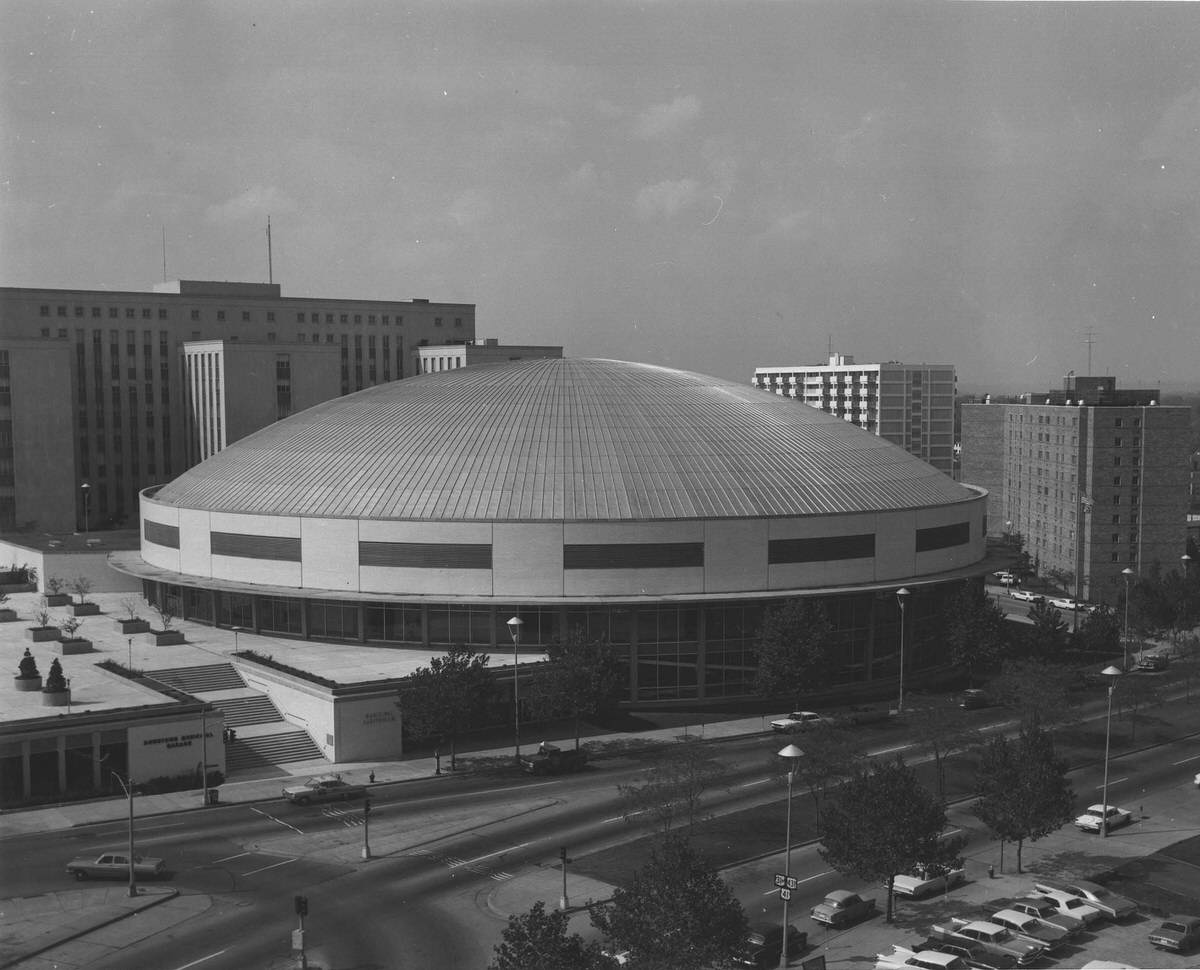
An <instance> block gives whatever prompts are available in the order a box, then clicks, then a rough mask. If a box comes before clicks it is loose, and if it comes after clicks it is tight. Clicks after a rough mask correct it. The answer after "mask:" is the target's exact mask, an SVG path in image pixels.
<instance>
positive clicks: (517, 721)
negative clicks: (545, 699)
mask: <svg viewBox="0 0 1200 970" xmlns="http://www.w3.org/2000/svg"><path fill="white" fill-rule="evenodd" d="M523 625H524V623H523V621H522V620H521V618H520V617H519V616H514V617H512V619H510V620H508V621H507V622H506V623H505V626H507V627H508V632H509V634H510V635H511V636H512V642H513V740H514V742H515V745H516V749H517V760H518V761H520V760H521V705H520V703H519V701H518V699H517V647H518V646H520V644H521V627H522V626H523Z"/></svg>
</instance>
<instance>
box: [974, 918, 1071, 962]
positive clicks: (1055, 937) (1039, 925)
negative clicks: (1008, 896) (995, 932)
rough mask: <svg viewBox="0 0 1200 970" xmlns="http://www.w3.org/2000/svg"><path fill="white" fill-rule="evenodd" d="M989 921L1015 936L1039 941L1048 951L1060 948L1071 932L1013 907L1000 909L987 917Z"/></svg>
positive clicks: (1031, 941) (1034, 941)
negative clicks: (1010, 931)
mask: <svg viewBox="0 0 1200 970" xmlns="http://www.w3.org/2000/svg"><path fill="white" fill-rule="evenodd" d="M988 922H989V923H995V924H996V925H997V926H1003V927H1004V928H1005V929H1009V930H1012V931H1013V933H1015V934H1016V935H1017V936H1019V937H1020V938H1021V939H1023V940H1028V941H1029V942H1030V943H1040V944H1042V946H1044V947H1045V948H1046V951H1047V952H1049V953H1054V952H1056V951H1058V950H1060V949H1062V947H1063V945H1064V944H1065V943H1066V942H1067V937H1068V936H1070V935H1071V934H1070V933H1069V932H1068V931H1067V930H1065V929H1063V928H1062V927H1061V926H1058V925H1057V924H1055V923H1049V922H1047V921H1046V920H1044V919H1039V918H1038V917H1036V916H1027V915H1026V914H1025V913H1019V912H1017V911H1016V910H1015V909H1000V910H997V911H996V912H994V913H992V915H991V916H989V917H988Z"/></svg>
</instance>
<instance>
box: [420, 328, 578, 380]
mask: <svg viewBox="0 0 1200 970" xmlns="http://www.w3.org/2000/svg"><path fill="white" fill-rule="evenodd" d="M416 355H417V368H418V370H419V372H420V373H422V374H432V373H433V372H435V371H440V370H457V369H458V368H460V367H467V366H469V365H471V364H494V363H497V362H499V361H509V360H531V359H533V358H541V357H555V358H561V357H562V355H563V349H562V347H553V346H543V345H540V344H501V343H500V341H499V340H497V339H496V338H495V337H488V338H487V339H486V340H484V341H483V342H482V343H479V342H475V343H465V344H441V345H438V346H429V347H418V348H417V350H416Z"/></svg>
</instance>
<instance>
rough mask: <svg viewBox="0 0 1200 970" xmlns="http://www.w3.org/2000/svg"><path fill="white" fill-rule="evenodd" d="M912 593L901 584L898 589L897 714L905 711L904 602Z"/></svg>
mask: <svg viewBox="0 0 1200 970" xmlns="http://www.w3.org/2000/svg"><path fill="white" fill-rule="evenodd" d="M910 595H911V594H910V593H909V591H908V590H907V589H905V588H904V587H903V586H901V587H900V588H899V589H898V590H896V602H897V603H899V604H900V706H899V707H897V708H896V716H897V717H899V716H900V715H902V714H903V713H904V603H905V600H907V599H908V597H909V596H910Z"/></svg>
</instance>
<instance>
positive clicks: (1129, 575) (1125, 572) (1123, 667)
mask: <svg viewBox="0 0 1200 970" xmlns="http://www.w3.org/2000/svg"><path fill="white" fill-rule="evenodd" d="M1121 575H1122V576H1124V577H1125V637H1124V640H1125V656H1124V660H1123V661H1122V663H1121V670H1122V672H1124V671H1126V670H1128V669H1129V580H1130V579H1131V578H1132V577H1133V575H1134V572H1133V570H1132V569H1130V568H1129V567H1128V566H1126V567H1125V568H1124V569H1122V570H1121Z"/></svg>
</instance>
